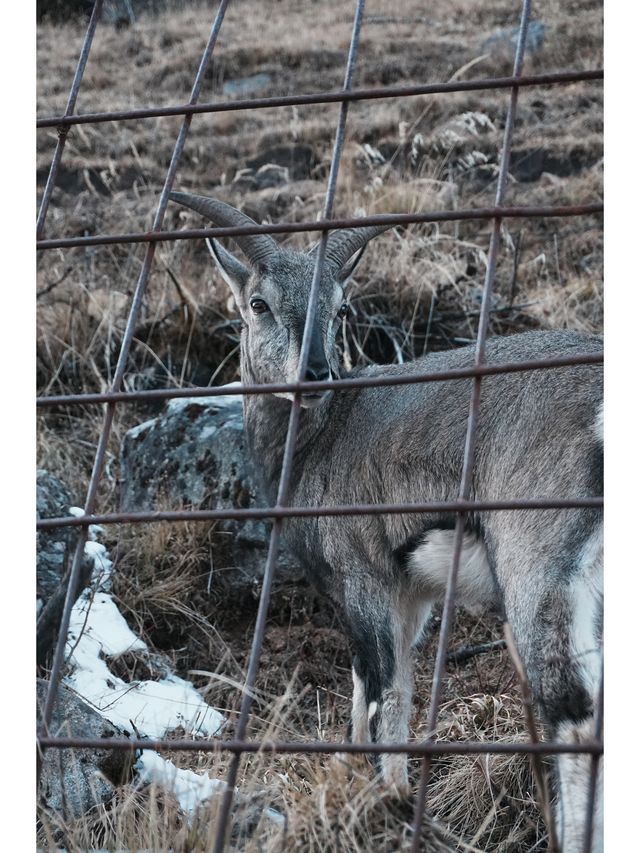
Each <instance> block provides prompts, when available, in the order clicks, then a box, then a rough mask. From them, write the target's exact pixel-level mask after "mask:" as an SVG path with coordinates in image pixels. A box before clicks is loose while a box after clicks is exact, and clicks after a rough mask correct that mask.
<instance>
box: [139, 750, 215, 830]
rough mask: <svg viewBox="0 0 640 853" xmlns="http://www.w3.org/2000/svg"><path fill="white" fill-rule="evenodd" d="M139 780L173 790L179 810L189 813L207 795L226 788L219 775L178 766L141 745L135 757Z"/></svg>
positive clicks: (192, 811) (207, 796)
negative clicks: (216, 776) (199, 772)
mask: <svg viewBox="0 0 640 853" xmlns="http://www.w3.org/2000/svg"><path fill="white" fill-rule="evenodd" d="M135 769H136V770H137V771H138V776H139V779H140V781H141V782H142V783H145V782H146V783H148V784H152V783H153V782H155V783H156V784H157V785H159V786H160V787H162V788H166V789H168V790H171V791H173V793H174V794H175V795H176V799H177V801H178V805H179V806H180V808H181V809H182V811H183V812H184V813H185V814H186V815H189V816H191V815H192V814H193V813H194V812H195V810H196V809H197V807H198V806H199V805H200V804H201V803H204V802H205V800H208V799H209V797H210V796H211V795H212V794H214V793H218V792H221V791H224V789H225V788H226V782H224V781H223V780H222V779H210V778H209V776H207V775H206V774H205V775H200V774H198V773H194V772H193V770H181V769H180V768H178V767H176V765H175V764H174V763H173V761H169V760H168V759H166V758H162V757H161V756H160V755H158V753H157V752H154V751H153V750H152V749H143V750H142V755H141V756H140V758H139V759H138V760H137V761H136V764H135Z"/></svg>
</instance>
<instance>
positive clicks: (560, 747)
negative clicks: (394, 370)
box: [36, 0, 603, 853]
mask: <svg viewBox="0 0 640 853" xmlns="http://www.w3.org/2000/svg"><path fill="white" fill-rule="evenodd" d="M229 2H230V0H221V2H220V4H219V7H218V9H217V12H216V14H215V17H214V20H213V23H212V26H211V31H210V34H209V38H208V41H207V44H206V47H205V50H204V52H203V54H202V57H201V59H200V63H199V66H198V70H197V72H196V75H195V77H194V80H193V86H192V90H191V97H190V99H189V102H188V103H185V104H178V105H174V106H168V107H159V108H149V109H130V110H114V111H110V112H96V113H87V114H84V115H74V109H75V103H76V99H77V95H78V91H79V88H80V85H81V81H82V76H83V73H84V70H85V66H86V63H87V59H88V57H89V52H90V49H91V44H92V40H93V36H94V33H95V31H96V27H97V25H98V22H99V20H100V16H101V12H102V0H96V2H95V4H94V7H93V11H92V14H91V18H90V21H89V25H88V29H87V32H86V36H85V39H84V43H83V46H82V50H81V53H80V57H79V60H78V64H77V68H76V72H75V75H74V79H73V83H72V87H71V90H70V94H69V98H68V102H67V107H66V110H65V112H64V114H63V115H56V116H51V117H46V118H40V119H38V120H37V123H36V124H37V127H38V128H56V129H57V133H58V141H57V144H56V148H55V152H54V155H53V158H52V163H51V167H50V171H49V176H48V179H47V182H46V186H45V190H44V193H43V197H42V201H41V205H40V209H39V213H38V219H37V244H36V245H37V249H38V250H39V251H45V250H49V249H55V248H58V249H63V248H72V247H79V246H96V245H108V244H114V243H146V244H147V245H146V252H145V255H144V260H143V263H142V268H141V271H140V273H139V276H138V279H137V283H136V286H135V290H134V293H133V297H132V300H131V305H130V309H129V313H128V318H127V322H126V327H125V331H124V335H123V338H122V343H121V347H120V352H119V357H118V361H117V366H116V370H115V373H114V376H113V380H112V384H111V388H110V390H109V391H108V392H105V393H87V394H65V395H58V396H41V397H38V398H37V407H38V408H39V409H46V408H52V407H56V406H71V405H83V404H105V408H104V420H103V425H102V429H101V432H100V437H99V441H98V444H97V449H96V453H95V457H94V461H93V470H92V473H91V477H90V481H89V486H88V491H87V495H86V499H85V503H84V515H82V516H80V517H78V516H69V517H63V518H47V519H41V520H39V521H38V522H37V527H38V529H41V530H44V529H52V528H62V527H72V526H73V527H78V528H80V530H79V536H78V541H77V545H76V548H75V551H74V554H73V557H72V561H71V568H70V574H69V583H68V588H67V592H66V598H65V601H64V607H63V612H62V617H61V621H60V626H59V632H58V638H57V643H56V647H55V651H54V655H53V662H52V667H51V673H50V681H49V687H48V692H47V695H46V700H45V702H44V706H43V709H42V715H41V720H40V729H39V731H38V733H37V748H38V757H39V761H40V760H41V758H42V755H43V753H44V751H45V750H47V749H63V748H65V749H66V748H89V749H98V748H100V749H113V750H135V749H141V748H151V749H163V750H174V751H177V750H186V751H220V752H224V751H226V752H228V753H230V754H231V756H232V758H231V762H230V765H229V769H228V773H227V779H226V781H227V786H226V788H225V791H224V793H223V797H222V801H221V806H220V809H219V812H218V818H217V821H218V822H217V827H216V834H215V842H214V847H213V849H214V851H215V853H221V851H222V850H223V849H224V848H225V843H226V838H227V833H228V824H229V819H230V814H231V804H232V798H233V791H234V785H235V782H236V776H237V772H238V767H239V762H240V756H241V755H242V753H256V752H271V753H327V754H328V753H377V754H379V753H405V754H410V755H414V756H421V757H422V768H421V775H420V783H419V789H418V793H417V796H416V800H415V807H414V817H413V841H412V847H411V849H412V851H413V853H417V851H418V850H419V849H420V846H421V837H420V836H421V833H420V829H421V826H422V820H423V817H424V814H425V809H426V805H427V783H428V779H429V772H430V766H431V760H432V758H433V756H435V755H442V754H465V755H477V754H487V753H493V754H498V753H502V754H514V753H521V754H529V755H530V756H531V757H532V761H534V771H535V767H536V762H539V757H540V756H541V755H553V754H559V753H574V754H575V753H583V754H587V755H591V756H592V764H591V774H590V779H589V800H588V810H587V811H588V814H587V825H586V827H585V836H584V850H585V853H589V851H590V850H591V842H592V835H593V816H594V803H595V795H596V787H597V784H596V780H597V776H598V765H599V761H600V758H601V755H602V752H603V744H602V706H603V701H602V688H601V691H600V700H599V703H598V707H597V709H596V726H595V731H596V735H595V738H594V739H593V740H592V741H590V742H584V741H583V742H581V743H560V742H550V741H546V742H541V741H539V739H538V737H537V733H536V731H535V727H534V724H533V720H532V718H528V719H527V724H528V729H529V734H530V737H531V740H530V742H528V743H526V742H525V743H522V742H520V743H505V742H500V743H490V742H485V741H482V742H480V741H478V742H473V741H467V742H464V743H457V742H442V741H439V742H435V740H434V739H433V738H434V735H433V733H434V732H435V728H436V722H437V718H438V712H439V706H440V699H441V693H442V685H443V674H444V666H445V656H446V648H447V642H448V638H449V634H450V631H451V626H452V621H453V613H454V605H455V597H456V581H457V574H458V568H459V563H460V556H461V548H462V540H463V532H464V521H465V515H466V513H469V512H472V511H478V510H483V511H502V510H514V509H522V510H526V509H530V510H533V509H536V510H552V509H570V508H585V507H589V508H601V507H602V506H603V499H602V497H601V496H593V497H590V498H571V499H567V498H563V497H561V496H559V497H557V498H547V499H530V500H508V499H500V500H491V501H474V500H471V499H470V495H471V476H472V471H473V463H474V449H475V440H476V428H477V418H478V410H479V402H480V391H481V384H482V378H483V377H484V376H490V375H496V374H501V373H517V372H525V371H532V370H545V369H547V370H548V369H553V368H561V367H563V366H568V365H586V364H594V363H601V362H602V360H603V358H602V356H601V355H593V354H584V355H574V356H568V357H555V358H547V359H539V360H535V361H521V362H516V363H509V364H501V365H492V364H490V363H487V362H486V359H485V343H486V340H487V330H488V320H489V314H490V305H491V295H492V287H493V282H494V277H495V271H496V263H497V259H498V253H499V248H500V238H501V226H502V223H503V222H504V220H507V219H515V218H528V217H568V216H583V215H589V214H594V213H600V212H601V211H602V210H603V205H602V204H601V203H600V202H594V203H592V204H582V205H574V206H528V207H527V206H517V207H516V206H511V207H510V206H508V205H506V203H505V196H506V185H507V178H508V172H509V162H510V153H511V142H512V136H513V129H514V123H515V116H516V107H517V100H518V92H519V90H520V89H521V88H523V87H532V86H541V85H552V84H555V85H562V84H565V83H573V82H578V81H598V80H602V79H603V71H602V69H592V70H586V71H582V70H580V71H569V72H561V73H550V74H538V75H528V76H525V75H523V74H522V73H521V72H522V67H523V60H524V54H525V46H526V36H527V27H528V22H529V17H530V5H531V4H530V0H524V2H523V4H522V12H521V19H520V25H519V29H518V36H517V45H516V50H515V59H514V65H513V73H512V75H511V76H509V77H497V78H485V79H475V80H465V81H459V82H450V83H444V84H429V85H417V86H416V85H414V86H386V87H378V88H367V89H365V88H362V89H357V88H353V87H352V82H353V76H354V71H355V68H356V63H357V58H358V47H359V39H360V32H361V27H362V21H363V13H364V5H365V0H357V2H356V8H355V12H354V17H353V25H352V32H351V43H350V47H349V53H348V58H347V63H346V69H345V74H344V85H343V88H342V90H340V91H337V92H336V91H332V92H318V93H313V94H303V95H292V96H286V97H269V98H255V99H244V100H237V101H233V102H223V101H220V102H212V103H198V99H199V95H200V91H201V87H202V83H203V80H204V75H205V72H206V70H207V67H208V65H209V62H210V60H211V57H212V55H213V52H214V49H215V45H216V41H217V38H218V34H219V32H220V29H221V27H222V25H223V21H224V17H225V13H226V11H227V8H228V6H229ZM490 89H506V90H508V91H509V93H510V99H509V105H508V111H507V117H506V122H505V129H504V137H503V145H502V150H501V153H500V166H499V172H498V181H497V190H496V195H495V204H494V206H492V207H485V208H469V209H458V210H455V211H449V210H437V211H430V212H422V213H415V214H390V215H376V216H363V217H358V218H341V219H340V218H334V217H333V207H334V199H335V194H336V185H337V177H338V171H339V168H340V160H341V155H342V151H343V143H344V137H345V128H346V122H347V115H348V110H349V104H350V103H352V102H354V101H360V100H373V99H382V98H400V97H412V96H416V95H429V94H439V93H446V92H464V91H482V90H490ZM326 103H339V104H340V114H339V119H338V122H337V126H336V130H335V138H334V146H333V154H332V157H331V166H330V171H329V177H328V181H327V189H326V195H325V201H324V207H323V211H322V216H321V218H319V219H317V220H315V221H304V222H298V223H286V222H285V223H278V224H264V225H255V226H243V227H233V228H230V227H225V228H218V227H216V228H199V229H186V230H180V231H169V230H162V223H163V219H164V215H165V211H166V208H167V202H168V199H169V193H170V192H171V189H172V186H173V182H174V178H175V174H176V171H177V168H178V164H179V162H180V158H181V156H182V153H183V149H184V146H185V142H186V139H187V135H188V132H189V128H190V125H191V121H192V118H193V116H194V115H195V114H201V113H215V112H225V111H237V110H252V109H253V110H255V109H269V108H275V107H283V106H295V105H302V104H304V105H310V104H326ZM180 115H181V116H183V120H182V124H181V127H180V130H179V133H178V136H177V139H176V142H175V145H174V149H173V154H172V157H171V161H170V164H169V168H168V171H167V174H166V178H165V181H164V186H163V188H162V191H161V193H160V197H159V200H158V204H157V208H156V212H155V216H154V219H153V224H152V227H151V230H150V231H146V232H139V233H124V234H112V235H91V236H85V237H74V238H48V239H45V238H44V236H43V235H44V226H45V220H46V215H47V210H48V207H49V203H50V201H51V196H52V192H53V189H54V187H55V184H56V175H57V172H58V168H59V166H60V162H61V159H62V154H63V151H64V146H65V141H66V138H67V135H68V133H69V130H70V129H71V127H73V125H75V124H87V123H93V124H97V123H102V122H112V121H121V120H135V119H145V118H156V117H161V116H180ZM465 219H474V220H488V221H490V222H491V232H490V244H489V252H488V259H487V268H486V274H485V281H484V287H483V294H482V303H481V309H480V318H479V324H478V333H477V340H476V345H475V359H474V366H473V367H469V368H462V369H455V370H447V371H439V372H433V371H424V372H415V373H412V374H411V375H410V376H384V375H382V376H375V377H360V378H353V379H348V378H347V379H341V380H334V381H331V382H328V381H320V382H307V381H303V379H304V375H305V370H306V364H307V359H308V355H309V349H310V342H311V334H310V333H311V328H312V324H313V319H314V315H315V310H316V305H317V298H318V291H319V284H320V278H321V271H322V267H323V263H324V256H325V249H326V245H327V238H328V235H329V232H330V231H332V230H338V229H342V228H359V227H365V226H368V225H377V224H378V225H379V224H389V225H394V224H397V225H406V224H409V223H419V222H444V221H460V220H465ZM307 231H311V232H319V233H320V243H319V248H318V251H317V256H316V265H315V270H314V276H313V282H312V287H311V292H310V297H309V305H308V310H307V318H306V323H305V328H304V334H303V342H302V347H301V352H300V361H299V368H298V381H297V382H295V383H290V384H284V383H282V384H270V385H266V384H265V385H241V386H233V387H218V388H216V387H206V388H200V387H198V388H165V389H155V390H147V391H125V390H123V378H124V376H125V370H126V367H127V360H128V356H129V351H130V348H131V344H132V340H133V335H134V328H135V324H136V319H137V317H138V314H139V312H140V309H141V305H142V299H143V296H144V293H145V288H146V286H147V282H148V279H149V274H150V271H151V268H152V264H153V260H154V254H155V249H156V246H157V244H158V243H159V242H161V241H171V240H194V239H202V238H205V237H218V238H220V237H233V236H237V235H243V234H286V233H292V232H307ZM462 378H473V390H472V395H471V399H470V404H469V415H468V422H467V430H466V443H465V449H464V462H463V471H462V477H461V481H460V486H459V492H458V498H457V499H456V500H454V501H448V502H429V503H410V504H375V505H357V506H356V505H344V506H319V507H308V506H302V507H295V506H290V505H289V504H288V492H289V485H290V479H291V473H292V466H293V457H294V452H295V446H296V436H297V432H298V423H299V418H300V409H301V394H302V393H303V392H304V391H321V390H325V389H328V388H330V389H332V390H333V391H334V392H336V393H349V391H350V390H351V389H357V388H363V387H376V386H378V387H379V386H388V385H401V384H407V383H422V382H441V381H445V380H450V379H462ZM282 391H289V392H292V393H293V395H294V399H293V403H292V406H291V414H290V421H289V428H288V433H287V439H286V445H285V452H284V459H283V465H282V472H281V478H280V485H279V489H278V495H277V500H276V503H275V505H274V506H272V507H268V508H252V509H211V510H189V511H187V510H184V511H174V512H170V511H166V512H164V511H163V512H127V513H104V514H97V513H96V512H95V507H96V496H97V490H98V485H99V483H100V478H101V475H102V473H103V467H104V462H105V454H106V449H107V443H108V441H109V437H110V434H111V429H112V425H113V420H114V414H115V409H116V406H117V405H119V404H122V403H125V404H126V403H127V402H133V401H142V400H144V401H152V400H165V399H169V398H178V397H198V396H201V397H214V396H218V395H223V394H224V395H230V394H238V395H244V394H269V393H274V392H282ZM422 512H438V513H442V512H447V513H451V514H453V515H455V516H456V525H455V534H454V555H453V561H452V566H451V570H450V574H449V578H448V583H447V590H446V596H445V600H444V605H443V614H442V622H441V627H440V634H439V640H438V650H437V655H436V661H435V668H434V676H433V689H432V696H431V701H430V706H429V712H428V720H427V730H428V732H429V733H430V734H429V736H428V737H427V738H426V739H425V740H423V741H422V742H413V743H411V742H410V743H368V744H358V743H328V742H323V741H309V742H285V741H269V742H264V741H251V740H246V739H245V736H246V731H247V724H248V721H249V714H250V710H251V703H252V697H253V687H254V684H255V680H256V675H257V670H258V665H259V660H260V653H261V649H262V644H263V638H264V631H265V624H266V617H267V611H268V607H269V599H270V593H271V587H272V582H273V576H274V570H275V564H276V555H277V552H278V548H279V545H280V539H281V533H282V526H283V522H284V519H286V518H291V517H318V516H345V515H375V514H383V513H422ZM221 519H235V520H248V519H266V520H271V521H272V522H273V525H272V530H271V537H270V542H269V550H268V556H267V560H266V565H265V572H264V580H263V585H262V590H261V595H260V601H259V607H258V614H257V619H256V625H255V630H254V634H253V642H252V646H251V652H250V657H249V662H248V667H247V674H246V680H245V685H244V689H243V698H242V703H241V707H240V712H239V715H238V719H237V722H236V726H235V731H234V736H233V739H230V740H208V741H203V740H194V739H179V740H175V739H174V740H163V739H155V740H154V739H148V738H127V739H117V738H109V739H106V740H103V739H92V738H79V737H52V736H51V735H50V733H49V725H50V723H51V719H52V713H53V709H54V706H55V703H56V697H57V691H58V687H59V685H60V680H61V676H62V670H63V667H64V662H65V661H64V651H65V643H66V638H67V632H68V628H69V621H70V616H71V610H72V607H73V604H74V602H75V598H76V593H77V586H78V582H79V579H80V575H81V565H82V556H83V550H84V545H85V542H86V540H87V536H88V529H89V525H91V524H122V523H129V524H130V523H160V522H176V521H185V520H194V521H213V520H221ZM538 766H539V765H538ZM536 775H537V774H536ZM546 817H548V816H546ZM549 831H550V833H551V834H553V828H552V827H549Z"/></svg>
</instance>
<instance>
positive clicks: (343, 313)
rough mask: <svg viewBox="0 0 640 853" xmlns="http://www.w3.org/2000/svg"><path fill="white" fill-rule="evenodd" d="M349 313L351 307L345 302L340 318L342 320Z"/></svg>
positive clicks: (340, 311)
mask: <svg viewBox="0 0 640 853" xmlns="http://www.w3.org/2000/svg"><path fill="white" fill-rule="evenodd" d="M348 313H349V306H348V305H347V303H346V302H343V303H342V305H341V306H340V310H339V311H338V317H339V318H340V319H341V320H342V319H343V318H344V317H346V316H347V314H348Z"/></svg>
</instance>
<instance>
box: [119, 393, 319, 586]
mask: <svg viewBox="0 0 640 853" xmlns="http://www.w3.org/2000/svg"><path fill="white" fill-rule="evenodd" d="M120 472H121V473H120V476H121V481H120V509H121V510H122V511H123V512H135V511H151V510H162V509H165V510H166V509H182V508H201V509H207V508H209V509H223V508H234V509H241V508H246V507H252V506H256V489H255V487H254V485H253V483H252V479H251V474H250V468H249V464H248V460H247V453H246V450H245V438H244V429H243V422H242V402H241V399H240V397H236V396H223V397H212V398H209V399H207V398H198V397H191V398H186V399H179V400H172V401H170V402H169V403H168V405H167V407H166V409H165V412H164V414H162V415H160V416H159V417H157V418H154V419H153V420H150V421H147V422H146V423H143V424H140V425H139V426H137V427H134V428H133V429H131V430H129V432H128V433H127V434H126V436H125V439H124V443H123V446H122V452H121V465H120ZM220 530H221V531H222V532H223V535H222V536H221V537H220V547H219V549H217V550H216V551H215V552H214V553H212V555H211V556H212V559H213V561H214V565H215V567H216V568H217V569H220V570H221V571H220V572H219V573H218V577H219V579H220V583H223V582H224V583H225V584H226V585H228V586H230V587H231V588H234V589H237V590H238V591H240V590H242V591H245V592H246V591H247V590H248V589H250V590H252V591H255V590H256V589H257V584H258V581H259V580H260V579H261V578H262V576H263V573H264V564H265V560H266V555H267V548H268V544H269V530H270V525H267V524H265V523H263V522H260V521H244V522H239V521H230V520H225V521H222V522H220ZM229 568H235V571H229ZM222 570H224V571H222ZM214 577H215V573H214ZM302 577H303V575H302V572H301V570H300V569H299V567H298V566H296V565H294V564H293V563H292V561H291V559H290V558H287V557H286V556H284V555H283V556H281V557H280V558H279V562H278V569H277V578H278V580H285V581H287V582H291V581H296V582H297V581H299V580H300V579H301V578H302ZM223 579H224V581H223Z"/></svg>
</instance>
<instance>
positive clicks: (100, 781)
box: [37, 679, 132, 819]
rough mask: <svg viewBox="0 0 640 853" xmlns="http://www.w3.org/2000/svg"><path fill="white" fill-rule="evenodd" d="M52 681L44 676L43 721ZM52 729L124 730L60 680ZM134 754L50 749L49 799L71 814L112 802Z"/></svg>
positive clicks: (77, 732) (73, 732) (40, 685)
mask: <svg viewBox="0 0 640 853" xmlns="http://www.w3.org/2000/svg"><path fill="white" fill-rule="evenodd" d="M48 686H49V682H47V681H44V680H42V679H38V682H37V699H38V712H39V713H38V722H39V721H40V709H41V708H42V705H43V704H44V700H45V697H46V694H47V689H48ZM49 732H50V733H51V735H54V736H55V735H58V736H61V737H90V738H110V737H122V736H123V734H122V732H121V731H120V730H119V729H117V728H116V727H115V726H113V725H112V724H111V723H109V722H107V720H105V719H104V718H103V717H101V716H100V714H98V713H97V712H96V711H94V710H93V708H91V707H90V706H89V705H87V704H86V703H85V702H83V701H82V699H80V698H79V697H78V696H77V695H76V694H75V693H73V692H72V691H71V690H69V689H68V688H66V687H63V686H62V685H60V687H59V689H58V699H57V702H56V705H55V707H54V711H53V718H52V721H51V724H50V725H49ZM131 763H132V761H131V756H130V755H129V754H128V753H126V752H123V751H118V750H105V749H48V750H47V751H46V752H45V754H44V759H43V762H42V771H41V774H40V790H39V796H40V798H41V800H42V802H43V804H44V805H45V806H46V807H47V808H49V809H52V810H54V811H56V812H58V813H60V814H61V815H63V816H64V817H65V818H66V819H73V818H79V817H81V816H82V815H83V814H86V813H87V812H88V811H89V809H91V808H93V807H94V806H96V805H99V804H101V803H107V802H108V801H109V800H110V799H111V798H112V797H113V794H114V791H115V788H116V786H117V785H119V784H120V783H121V782H124V781H126V778H127V777H128V775H129V774H130V773H131Z"/></svg>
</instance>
